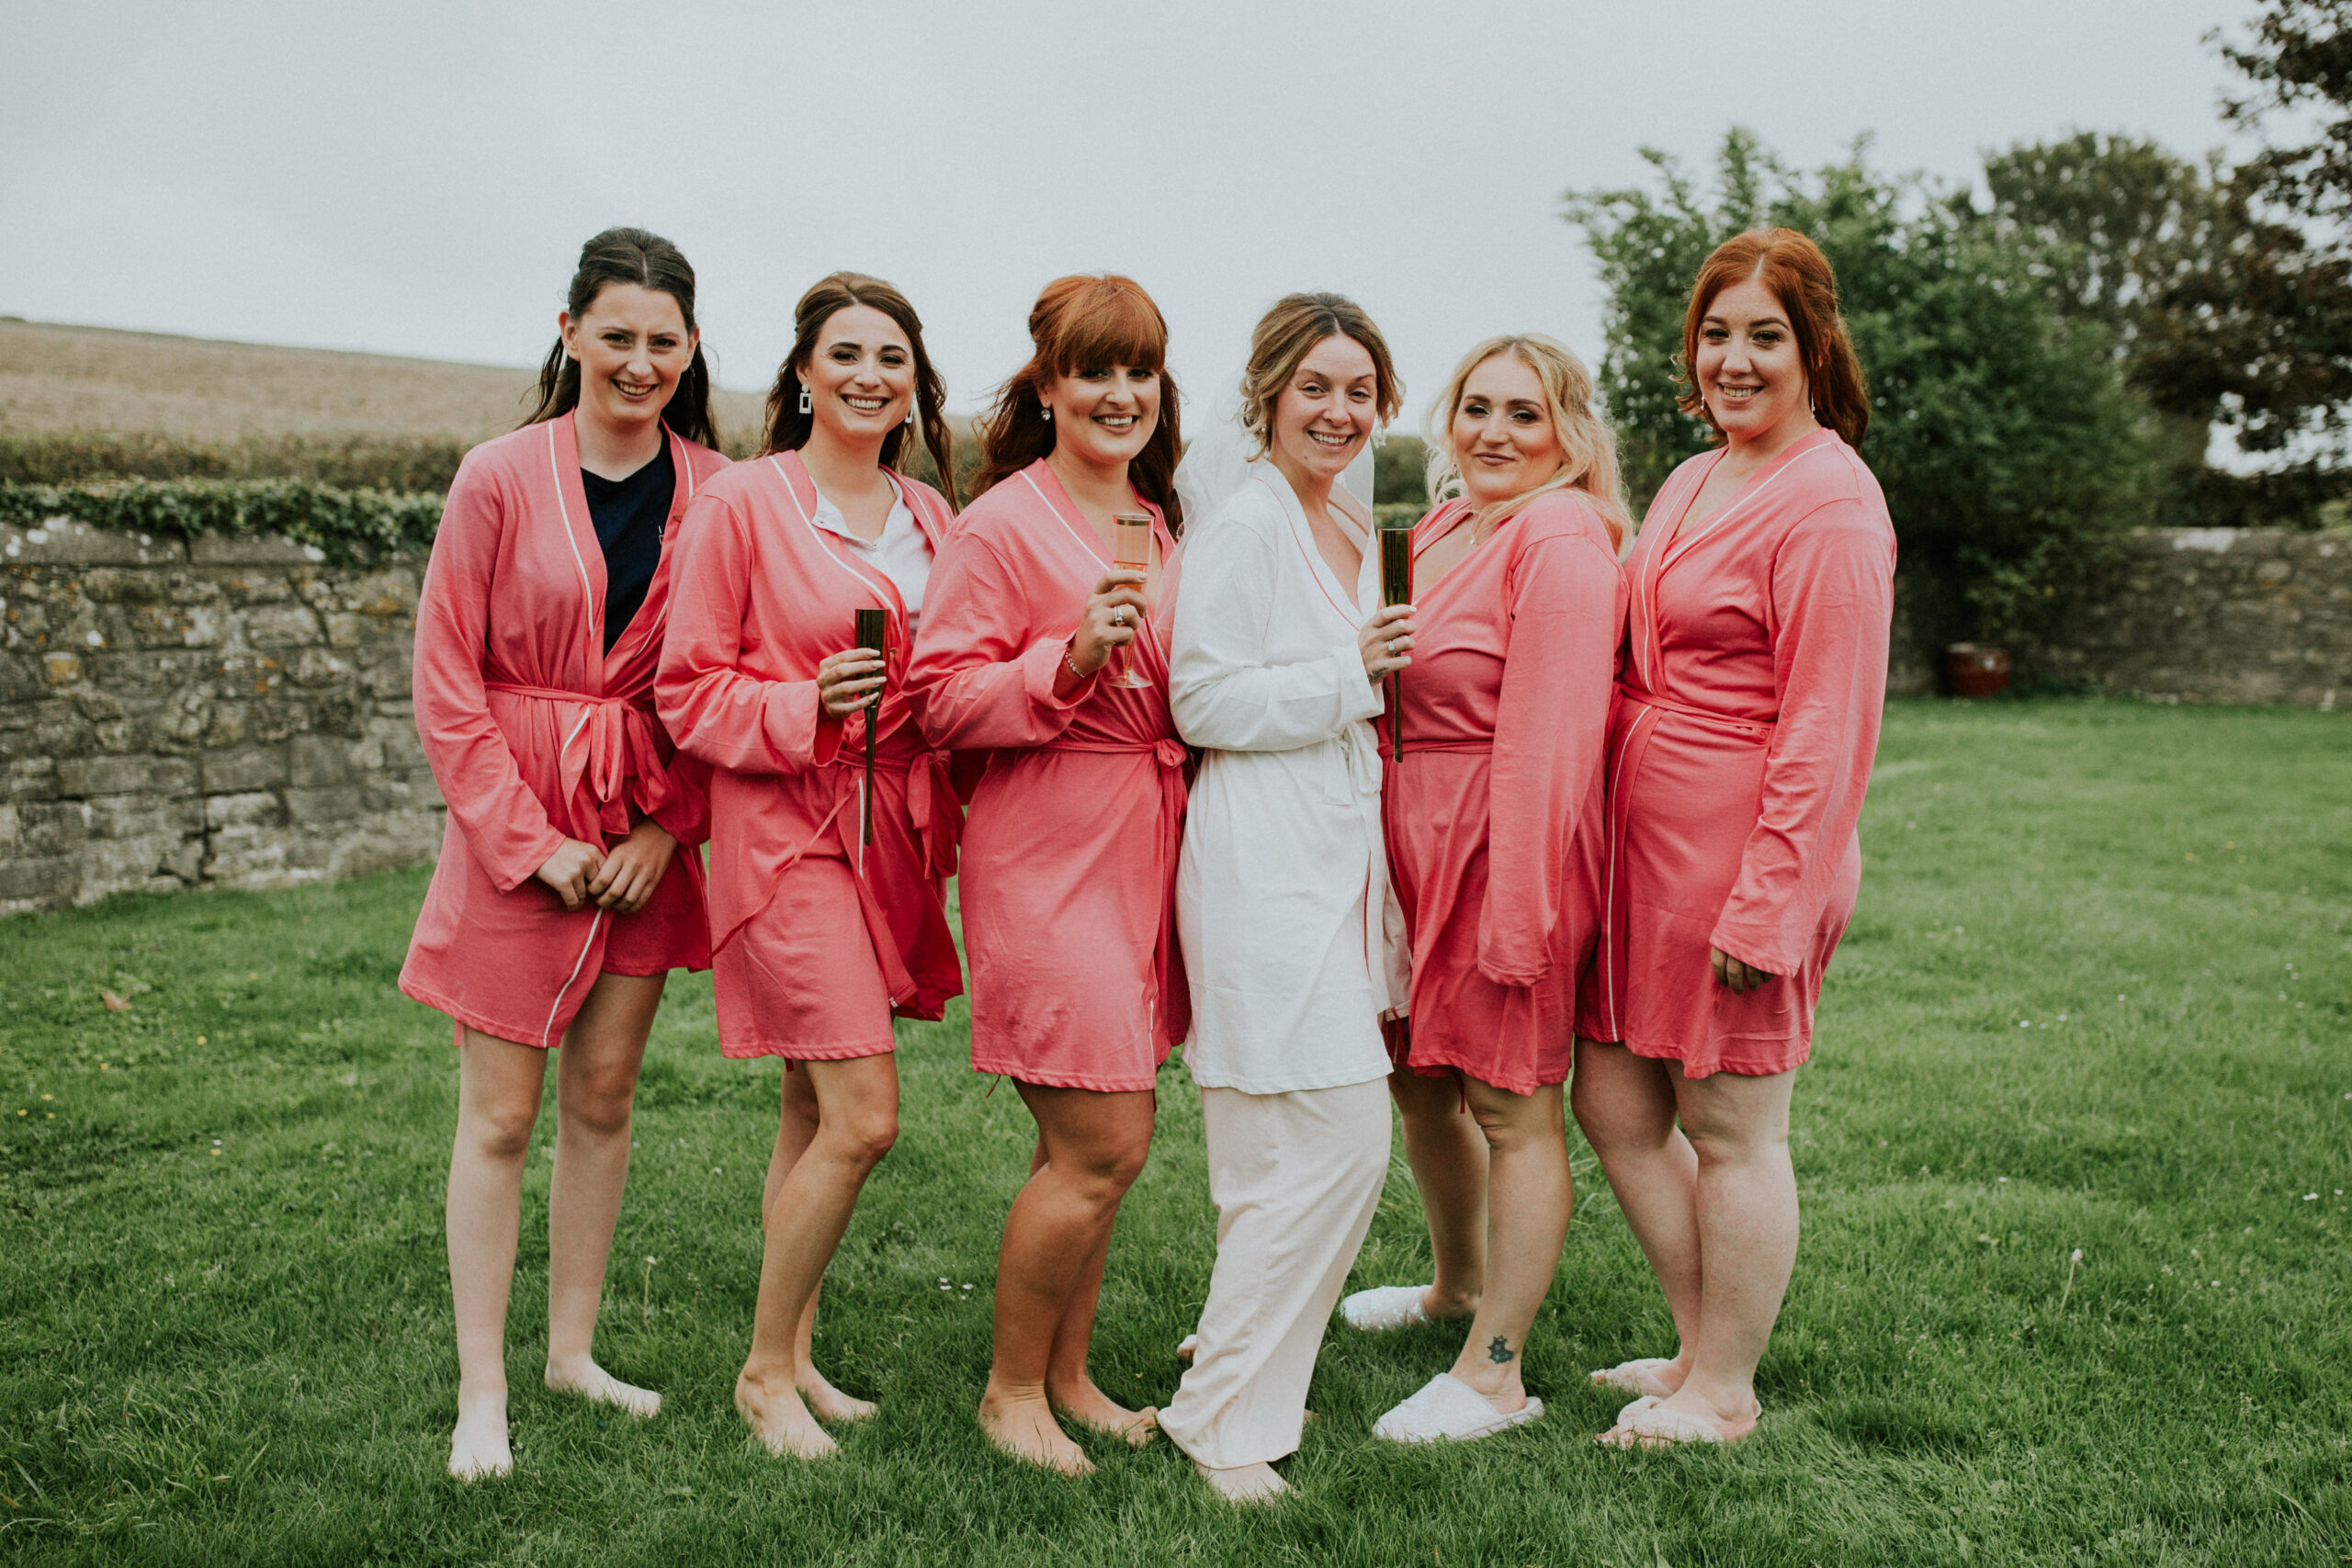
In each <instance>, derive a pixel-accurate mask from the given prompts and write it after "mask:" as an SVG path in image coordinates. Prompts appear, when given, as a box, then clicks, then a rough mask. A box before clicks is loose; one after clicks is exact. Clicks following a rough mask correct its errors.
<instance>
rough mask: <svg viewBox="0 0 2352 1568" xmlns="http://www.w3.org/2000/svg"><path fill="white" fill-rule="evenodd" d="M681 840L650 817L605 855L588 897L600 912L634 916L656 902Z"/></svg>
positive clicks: (630, 830)
mask: <svg viewBox="0 0 2352 1568" xmlns="http://www.w3.org/2000/svg"><path fill="white" fill-rule="evenodd" d="M677 848H678V840H675V839H673V838H672V837H671V836H670V834H669V830H668V829H665V828H663V827H662V825H661V824H660V823H658V822H656V821H654V820H653V818H650V817H649V818H646V819H645V820H644V821H642V822H639V824H638V825H637V826H636V827H634V828H632V829H629V830H628V838H626V839H623V840H621V841H620V842H619V843H617V844H615V845H614V846H613V847H612V849H611V851H610V852H607V853H606V854H605V864H604V868H603V869H602V870H600V871H598V872H597V873H596V878H595V880H594V881H593V882H591V883H589V884H588V897H591V898H594V900H595V901H596V907H597V908H600V909H610V910H611V911H613V913H615V914H616V915H634V914H636V913H637V912H638V911H639V909H642V908H645V906H646V905H648V904H650V903H651V902H652V901H653V890H654V889H655V888H657V887H659V886H662V877H663V876H664V875H665V874H668V872H669V870H670V856H671V855H672V854H673V852H676V850H677Z"/></svg>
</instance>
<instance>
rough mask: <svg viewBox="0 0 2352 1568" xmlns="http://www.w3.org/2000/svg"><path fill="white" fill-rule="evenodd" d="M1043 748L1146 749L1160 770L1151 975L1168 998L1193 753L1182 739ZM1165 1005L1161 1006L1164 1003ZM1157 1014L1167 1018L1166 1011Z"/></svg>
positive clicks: (1118, 752)
mask: <svg viewBox="0 0 2352 1568" xmlns="http://www.w3.org/2000/svg"><path fill="white" fill-rule="evenodd" d="M1038 750H1042V751H1082V752H1088V753H1101V754H1109V755H1121V754H1127V753H1133V752H1137V751H1140V752H1145V753H1148V755H1149V756H1150V758H1151V760H1152V761H1154V762H1155V763H1157V764H1158V765H1159V880H1160V885H1161V886H1162V887H1163V888H1165V889H1166V891H1165V893H1164V894H1163V895H1162V896H1161V897H1160V901H1159V942H1158V945H1157V946H1155V947H1154V948H1153V950H1152V973H1153V975H1154V976H1155V977H1156V979H1157V980H1158V982H1159V994H1160V995H1161V996H1162V997H1167V996H1169V995H1170V994H1171V993H1172V990H1173V988H1174V987H1175V986H1176V985H1177V984H1178V983H1179V982H1178V981H1177V978H1176V972H1175V971H1176V857H1177V855H1178V854H1179V853H1180V852H1182V849H1183V845H1184V799H1185V793H1186V792H1185V789H1184V766H1185V764H1186V763H1187V762H1189V761H1192V753H1190V752H1189V751H1187V750H1184V743H1183V742H1182V741H1181V740H1126V741H1120V740H1057V741H1055V742H1054V743H1053V744H1052V745H1051V746H1041V747H1039V748H1038ZM1163 1006H1164V1004H1163ZM1156 1016H1158V1017H1161V1018H1165V1017H1166V1016H1167V1014H1166V1013H1165V1012H1164V1011H1161V1012H1158V1013H1157V1014H1156Z"/></svg>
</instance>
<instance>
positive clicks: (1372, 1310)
mask: <svg viewBox="0 0 2352 1568" xmlns="http://www.w3.org/2000/svg"><path fill="white" fill-rule="evenodd" d="M1428 1295H1429V1291H1428V1288H1427V1287H1426V1286H1422V1285H1374V1286H1373V1287H1372V1289H1370V1290H1368V1291H1358V1292H1356V1293H1355V1294H1353V1295H1351V1296H1350V1297H1348V1298H1347V1299H1346V1300H1345V1301H1343V1302H1341V1303H1340V1316H1341V1317H1343V1318H1345V1319H1346V1320H1347V1324H1348V1326H1349V1327H1350V1328H1360V1329H1362V1330H1363V1332H1364V1333H1366V1334H1385V1333H1387V1332H1388V1331H1389V1330H1391V1329H1394V1328H1419V1326H1420V1325H1422V1324H1424V1323H1427V1322H1429V1321H1430V1311H1429V1307H1428V1306H1427V1305H1426V1304H1424V1303H1425V1302H1426V1300H1427V1297H1428Z"/></svg>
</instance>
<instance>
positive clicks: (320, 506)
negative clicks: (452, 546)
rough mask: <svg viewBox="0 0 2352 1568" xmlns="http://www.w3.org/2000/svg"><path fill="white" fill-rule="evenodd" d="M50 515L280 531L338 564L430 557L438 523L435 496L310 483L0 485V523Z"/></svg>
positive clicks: (162, 527)
mask: <svg viewBox="0 0 2352 1568" xmlns="http://www.w3.org/2000/svg"><path fill="white" fill-rule="evenodd" d="M55 517H70V518H72V519H73V520H74V521H75V522H77V523H83V524H87V525H89V526H91V527H93V528H106V529H111V530H114V531H116V532H119V533H126V534H162V535H165V536H171V537H175V538H182V539H192V538H195V537H196V536H198V535H200V534H226V535H231V536H254V535H264V534H277V535H283V536H286V537H287V538H289V539H292V540H294V541H295V542H296V543H298V544H303V545H309V546H311V547H313V548H315V549H317V550H319V551H320V552H322V554H323V555H324V556H325V558H327V559H328V560H331V561H334V562H335V563H337V564H338V565H347V566H364V565H368V564H369V563H372V562H375V561H379V560H384V559H387V558H394V557H400V556H410V555H416V556H421V555H424V554H425V553H426V552H427V551H429V550H430V549H431V548H432V546H433V533H434V530H435V528H437V527H438V526H439V525H440V523H441V497H439V496H437V495H418V494H392V493H388V492H386V491H378V490H338V489H335V488H334V487H333V486H330V485H322V484H315V483H312V482H311V481H310V480H307V479H164V480H148V479H126V480H120V481H117V482H111V483H97V484H86V485H71V486H67V485H28V484H0V523H13V524H15V525H17V526H18V527H24V528H29V527H33V526H36V525H40V524H42V523H45V522H48V521H49V520H51V518H55Z"/></svg>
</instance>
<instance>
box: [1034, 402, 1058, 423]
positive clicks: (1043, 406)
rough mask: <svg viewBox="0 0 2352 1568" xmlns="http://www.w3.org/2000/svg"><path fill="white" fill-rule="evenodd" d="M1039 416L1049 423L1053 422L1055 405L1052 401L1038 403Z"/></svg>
mask: <svg viewBox="0 0 2352 1568" xmlns="http://www.w3.org/2000/svg"><path fill="white" fill-rule="evenodd" d="M1037 416H1038V417H1039V418H1040V419H1043V420H1044V421H1045V422H1046V423H1047V424H1051V423H1054V405H1053V404H1051V403H1039V404H1038V405H1037Z"/></svg>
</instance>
